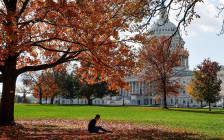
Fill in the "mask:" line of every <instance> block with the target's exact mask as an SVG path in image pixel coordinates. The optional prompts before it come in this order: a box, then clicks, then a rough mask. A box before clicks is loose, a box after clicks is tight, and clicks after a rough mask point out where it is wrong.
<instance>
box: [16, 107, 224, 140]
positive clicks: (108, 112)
mask: <svg viewBox="0 0 224 140" xmlns="http://www.w3.org/2000/svg"><path fill="white" fill-rule="evenodd" d="M96 114H100V115H101V120H107V121H118V122H121V121H122V122H124V121H125V122H132V123H136V124H141V125H146V126H151V127H154V128H158V127H159V128H170V129H173V130H176V131H184V132H189V133H195V134H196V133H203V134H205V135H207V136H208V137H210V138H224V110H222V109H213V110H212V112H209V111H208V109H189V108H170V109H169V110H163V109H161V108H159V107H127V106H124V107H123V106H78V105H20V104H16V105H15V118H16V119H35V118H38V119H52V118H57V119H74V120H76V119H78V120H89V119H91V118H93V117H94V116H95V115H96Z"/></svg>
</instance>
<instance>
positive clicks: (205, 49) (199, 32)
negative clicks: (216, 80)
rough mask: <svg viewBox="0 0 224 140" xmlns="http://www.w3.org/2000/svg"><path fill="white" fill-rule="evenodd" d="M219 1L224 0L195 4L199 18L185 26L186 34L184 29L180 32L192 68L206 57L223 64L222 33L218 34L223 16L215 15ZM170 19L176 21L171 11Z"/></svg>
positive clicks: (223, 1) (223, 38)
mask: <svg viewBox="0 0 224 140" xmlns="http://www.w3.org/2000/svg"><path fill="white" fill-rule="evenodd" d="M220 2H222V3H224V0H204V2H203V3H199V4H198V5H196V8H195V11H196V12H197V13H198V14H199V15H200V18H198V19H194V20H193V21H192V22H191V24H190V25H189V26H188V27H187V28H186V31H187V35H186V34H185V32H184V31H182V32H181V34H182V37H183V39H184V41H185V48H186V49H187V50H188V51H189V54H190V55H189V65H190V69H192V70H193V69H194V68H196V66H197V65H198V64H200V63H201V62H202V61H203V60H204V59H205V58H208V57H209V58H211V60H212V61H216V62H218V63H219V64H221V65H224V35H221V36H218V34H219V33H220V31H221V27H222V22H223V17H224V16H223V15H221V16H220V17H217V16H218V12H219V11H218V9H217V7H219V6H220ZM222 14H224V11H223V13H222ZM170 20H171V22H174V23H175V22H176V21H175V14H174V13H172V12H171V13H170Z"/></svg>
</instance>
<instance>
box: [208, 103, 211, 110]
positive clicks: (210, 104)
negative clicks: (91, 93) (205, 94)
mask: <svg viewBox="0 0 224 140" xmlns="http://www.w3.org/2000/svg"><path fill="white" fill-rule="evenodd" d="M208 105H209V111H211V103H210V102H209V103H208Z"/></svg>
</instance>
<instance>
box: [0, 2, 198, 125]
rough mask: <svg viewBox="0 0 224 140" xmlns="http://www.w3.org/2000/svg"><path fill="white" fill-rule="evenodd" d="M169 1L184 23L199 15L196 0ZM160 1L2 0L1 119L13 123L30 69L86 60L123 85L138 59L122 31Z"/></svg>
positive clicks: (149, 15) (153, 10)
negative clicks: (19, 88) (18, 92)
mask: <svg viewBox="0 0 224 140" xmlns="http://www.w3.org/2000/svg"><path fill="white" fill-rule="evenodd" d="M166 1H168V0H163V1H162V3H164V2H166ZM168 2H169V5H168V6H169V7H170V5H171V4H172V3H176V4H179V6H180V7H182V9H179V10H180V11H183V12H184V13H185V14H184V17H183V18H181V19H180V20H179V21H180V23H184V25H187V24H188V22H189V21H191V20H192V18H193V17H194V16H195V15H196V13H195V12H194V6H195V4H196V3H197V2H198V0H192V1H181V0H170V1H168ZM160 5H161V2H160V1H157V0H155V1H154V0H153V1H148V0H135V1H124V0H116V1H115V0H107V1H104V0H99V1H89V0H77V1H68V0H55V1H54V0H47V1H43V0H3V1H1V7H0V30H1V33H0V72H1V75H0V81H1V82H2V83H3V89H2V99H1V106H0V124H12V123H14V96H15V88H16V80H17V77H18V76H19V75H20V74H22V73H25V72H28V71H39V70H43V69H47V68H52V67H55V66H57V65H59V64H62V63H65V62H69V61H80V62H81V63H84V62H86V61H88V62H90V63H92V67H91V68H92V69H94V70H95V72H97V73H102V76H103V75H104V77H105V75H108V81H110V82H109V83H110V84H109V85H110V86H114V85H119V83H120V82H121V81H122V78H123V77H124V76H127V74H131V73H132V70H131V69H129V68H130V67H132V66H133V65H134V63H133V59H134V57H133V56H134V54H133V53H132V51H131V49H132V47H131V46H130V45H128V44H127V43H126V42H125V41H127V40H129V39H127V38H126V39H125V40H121V39H120V37H119V32H121V31H130V29H131V30H132V31H134V30H133V28H129V27H130V26H132V25H133V24H134V23H136V25H133V26H132V27H137V28H138V29H139V28H141V29H143V26H145V25H147V24H148V23H150V19H151V18H152V17H154V16H155V15H156V11H157V10H158V9H159V6H160ZM143 18H147V19H148V20H147V23H146V24H142V23H141V24H140V22H144V20H143ZM179 25H180V24H179ZM102 79H103V78H102ZM114 79H116V80H115V82H114ZM122 86H123V84H122Z"/></svg>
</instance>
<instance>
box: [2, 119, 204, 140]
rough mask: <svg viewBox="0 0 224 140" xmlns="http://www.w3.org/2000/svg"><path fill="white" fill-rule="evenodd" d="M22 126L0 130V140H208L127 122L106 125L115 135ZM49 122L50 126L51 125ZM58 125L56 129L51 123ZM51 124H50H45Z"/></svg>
mask: <svg viewBox="0 0 224 140" xmlns="http://www.w3.org/2000/svg"><path fill="white" fill-rule="evenodd" d="M20 122H22V124H21V125H15V126H2V127H0V139H1V138H3V139H107V140H108V139H205V138H206V137H205V136H204V135H200V134H197V133H188V132H183V131H181V130H175V131H172V130H166V129H161V128H159V129H158V128H153V127H144V126H141V125H134V124H130V123H125V122H120V123H118V122H113V121H107V122H106V121H104V122H103V124H104V126H105V128H106V129H108V128H110V130H112V131H113V132H114V133H88V131H87V130H86V126H87V124H88V121H78V120H76V121H72V122H71V121H70V120H28V121H27V120H25V121H24V120H22V121H20ZM49 122H50V123H49ZM54 122H57V123H58V124H57V125H52V123H54ZM46 123H48V124H46Z"/></svg>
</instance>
